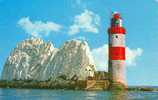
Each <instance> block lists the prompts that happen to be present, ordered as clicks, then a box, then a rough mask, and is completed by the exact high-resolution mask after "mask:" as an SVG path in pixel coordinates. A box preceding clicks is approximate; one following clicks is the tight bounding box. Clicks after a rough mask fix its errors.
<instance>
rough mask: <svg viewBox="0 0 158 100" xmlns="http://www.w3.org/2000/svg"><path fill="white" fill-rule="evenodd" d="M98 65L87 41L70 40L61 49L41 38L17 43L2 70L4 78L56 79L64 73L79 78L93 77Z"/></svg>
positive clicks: (68, 76)
mask: <svg viewBox="0 0 158 100" xmlns="http://www.w3.org/2000/svg"><path fill="white" fill-rule="evenodd" d="M94 71H95V65H94V61H93V58H92V56H91V53H90V50H89V47H88V44H87V43H86V42H84V41H79V40H71V41H67V42H65V43H64V45H63V47H62V48H61V49H57V48H54V47H53V45H52V43H50V42H48V43H45V42H44V41H43V40H41V39H37V38H32V39H27V40H25V41H23V42H21V43H19V44H18V45H17V47H16V48H15V49H14V50H13V51H12V52H11V54H10V56H9V57H8V59H7V61H6V63H5V65H4V68H3V72H2V80H36V81H45V80H48V79H57V78H58V77H59V76H62V75H65V76H66V78H67V79H72V78H73V77H74V76H75V77H77V78H78V79H79V80H85V79H86V78H87V77H89V76H91V77H93V76H94Z"/></svg>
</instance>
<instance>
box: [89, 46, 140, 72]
mask: <svg viewBox="0 0 158 100" xmlns="http://www.w3.org/2000/svg"><path fill="white" fill-rule="evenodd" d="M91 52H92V55H93V58H94V61H95V64H96V66H97V70H105V71H108V45H107V44H105V45H103V46H101V47H99V48H96V49H93V50H92V51H91ZM142 53H143V50H142V49H141V48H137V49H130V48H129V47H127V48H126V65H127V66H135V65H136V59H137V58H138V57H139V56H141V55H142Z"/></svg>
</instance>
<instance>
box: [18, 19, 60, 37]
mask: <svg viewBox="0 0 158 100" xmlns="http://www.w3.org/2000/svg"><path fill="white" fill-rule="evenodd" d="M18 25H19V26H20V27H22V29H24V30H25V31H26V33H28V34H30V35H31V36H34V37H42V36H48V35H49V33H50V32H58V31H59V30H60V29H61V27H62V26H61V25H59V24H56V23H54V22H42V21H34V22H32V21H31V20H30V18H29V17H23V18H21V19H20V20H19V21H18Z"/></svg>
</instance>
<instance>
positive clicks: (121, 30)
mask: <svg viewBox="0 0 158 100" xmlns="http://www.w3.org/2000/svg"><path fill="white" fill-rule="evenodd" d="M108 33H111V34H125V33H126V30H125V29H124V28H123V27H118V26H113V27H111V28H109V29H108Z"/></svg>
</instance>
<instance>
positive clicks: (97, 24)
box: [0, 0, 158, 86]
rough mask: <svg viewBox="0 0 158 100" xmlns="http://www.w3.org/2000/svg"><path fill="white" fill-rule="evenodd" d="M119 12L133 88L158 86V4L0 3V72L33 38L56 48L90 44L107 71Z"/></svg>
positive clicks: (85, 0) (90, 0) (86, 0)
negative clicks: (79, 42) (114, 17)
mask: <svg viewBox="0 0 158 100" xmlns="http://www.w3.org/2000/svg"><path fill="white" fill-rule="evenodd" d="M113 11H117V12H119V13H120V14H121V16H122V18H123V25H124V27H125V28H126V30H127V32H126V46H127V48H126V51H127V53H126V57H127V61H126V78H127V82H128V84H129V85H150V86H151V85H152V86H158V78H157V77H158V73H157V72H158V59H157V56H158V52H157V51H158V47H157V43H158V0H0V72H2V70H3V66H4V64H5V61H6V59H7V57H8V56H9V55H10V53H11V51H12V50H13V48H15V47H16V44H17V43H19V42H21V41H22V40H25V39H27V38H30V37H39V38H42V39H44V40H45V41H51V42H52V43H53V45H54V46H55V47H56V48H60V47H61V46H62V44H63V43H64V42H65V41H67V40H70V39H80V40H85V41H87V42H88V44H89V47H90V49H91V53H92V55H93V57H94V60H95V63H96V67H97V69H98V70H105V71H107V66H108V65H107V55H108V53H107V48H108V45H107V43H108V42H107V41H108V34H107V28H108V27H109V23H110V17H111V12H113Z"/></svg>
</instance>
